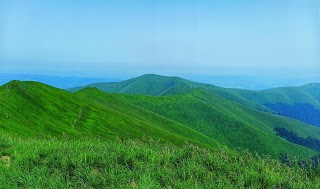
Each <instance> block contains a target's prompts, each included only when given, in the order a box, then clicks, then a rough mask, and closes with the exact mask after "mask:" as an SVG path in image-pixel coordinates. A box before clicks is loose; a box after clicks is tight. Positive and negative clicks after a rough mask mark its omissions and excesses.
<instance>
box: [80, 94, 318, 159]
mask: <svg viewBox="0 0 320 189" xmlns="http://www.w3.org/2000/svg"><path fill="white" fill-rule="evenodd" d="M76 95H78V96H81V97H85V98H91V99H93V100H95V101H97V102H98V103H101V104H104V105H106V106H110V105H111V104H112V103H113V102H114V101H115V100H118V101H121V102H129V103H131V104H133V105H134V106H139V107H141V108H143V109H145V110H149V111H152V112H154V113H156V114H159V115H161V116H164V117H166V118H169V119H171V120H174V121H176V122H178V123H180V124H183V125H186V126H188V127H189V128H191V129H194V130H196V131H198V132H200V133H202V134H204V135H206V136H208V137H210V138H213V139H215V140H216V141H218V142H220V143H222V144H224V145H226V146H228V147H231V148H234V149H235V148H237V147H241V148H243V149H249V150H251V151H256V152H258V153H260V154H270V155H272V156H273V157H276V158H278V157H279V155H280V153H288V154H291V155H293V156H300V157H307V156H308V155H311V154H313V155H315V154H316V152H315V151H312V150H310V149H306V148H304V147H302V146H299V145H295V144H292V143H290V142H288V141H286V140H284V139H283V138H281V137H278V136H276V132H275V131H274V130H273V129H274V128H276V127H279V126H281V127H284V128H287V129H289V130H291V131H294V132H296V133H299V134H302V133H303V134H302V135H308V136H313V137H316V138H319V136H320V129H318V128H316V127H312V126H309V125H306V124H302V123H300V122H298V121H294V120H291V119H288V118H284V117H280V116H276V115H272V114H269V113H263V112H261V111H258V110H254V109H251V108H246V107H244V106H242V105H239V104H237V103H234V102H231V101H229V100H227V99H224V98H222V97H219V96H218V95H215V94H214V93H212V92H209V91H207V90H203V89H195V90H193V91H190V92H189V93H186V94H180V95H171V96H164V97H153V96H142V95H120V94H107V93H104V92H102V91H99V90H97V89H96V90H94V89H83V90H81V91H79V92H77V93H76Z"/></svg>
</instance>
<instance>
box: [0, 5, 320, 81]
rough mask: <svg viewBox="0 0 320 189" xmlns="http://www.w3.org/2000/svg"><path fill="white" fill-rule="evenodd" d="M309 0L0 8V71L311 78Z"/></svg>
mask: <svg viewBox="0 0 320 189" xmlns="http://www.w3.org/2000/svg"><path fill="white" fill-rule="evenodd" d="M319 52H320V1H318V0H314V1H313V0H300V1H299V0H265V1H264V0H220V1H218V0H208V1H204V0H203V1H202V0H194V1H192V0H176V1H174V0H127V1H125V0H113V1H111V0H101V1H98V0H86V1H84V0H83V1H81V0H77V1H75V0H74V1H71V0H52V1H43V0H28V1H26V0H20V1H19V0H1V1H0V73H5V72H16V73H33V74H34V73H37V74H51V75H57V74H59V75H61V74H62V75H63V74H72V75H78V76H79V75H91V76H93V75H97V76H101V75H105V74H110V73H117V74H121V73H131V74H143V73H158V74H171V75H179V74H188V73H191V74H207V75H208V74H213V75H216V74H219V75H223V74H270V73H276V74H291V75H296V74H302V75H303V74H317V73H319V71H320V55H319Z"/></svg>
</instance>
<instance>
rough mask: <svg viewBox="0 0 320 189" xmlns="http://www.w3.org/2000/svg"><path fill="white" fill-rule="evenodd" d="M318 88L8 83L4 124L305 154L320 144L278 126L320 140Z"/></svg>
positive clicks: (0, 124) (19, 130) (147, 78)
mask: <svg viewBox="0 0 320 189" xmlns="http://www.w3.org/2000/svg"><path fill="white" fill-rule="evenodd" d="M319 89H320V85H319V84H308V85H305V86H302V87H291V88H276V89H269V90H262V91H250V90H242V89H230V88H222V87H218V86H214V85H210V84H202V83H196V82H192V81H189V80H185V79H182V78H178V77H166V76H159V75H153V74H148V75H143V76H140V77H137V78H133V79H130V80H126V81H122V82H111V83H110V82H108V83H94V84H90V85H86V86H81V87H77V88H71V89H68V90H62V89H58V88H55V87H52V86H49V85H46V84H42V83H38V82H30V81H23V82H22V81H11V82H9V83H7V84H5V85H3V86H1V87H0V104H1V107H0V115H1V116H0V130H1V132H4V133H7V134H15V135H20V136H23V137H30V136H33V137H47V136H55V137H64V136H72V137H75V138H83V137H91V138H92V137H93V138H95V137H98V138H102V139H106V140H119V139H120V140H122V139H125V138H138V139H142V140H144V139H146V138H153V139H156V140H161V141H162V142H170V143H172V144H175V145H178V146H180V145H183V144H185V142H189V143H194V144H197V145H200V146H205V147H208V148H212V149H215V148H224V147H227V148H230V149H232V150H234V151H237V150H238V149H239V148H241V149H248V150H250V151H252V152H257V153H259V154H267V155H271V156H272V157H275V158H279V157H280V156H281V154H288V155H290V156H299V157H300V158H307V157H310V156H316V155H317V154H318V152H317V150H316V149H315V148H312V147H310V144H309V143H308V142H304V143H301V142H300V143H299V142H297V141H295V140H291V139H288V137H286V136H285V135H286V133H285V134H283V132H281V133H280V132H277V131H279V128H281V129H285V130H281V131H287V133H289V132H291V133H294V134H295V135H296V136H297V137H300V138H299V141H300V140H302V141H308V140H307V139H308V138H312V139H314V140H315V141H317V140H320V128H318V127H317V126H319V122H318V117H319V116H318V115H319V107H320V106H319V98H320V96H319V93H320V92H319V91H320V90H319ZM308 116H310V117H308Z"/></svg>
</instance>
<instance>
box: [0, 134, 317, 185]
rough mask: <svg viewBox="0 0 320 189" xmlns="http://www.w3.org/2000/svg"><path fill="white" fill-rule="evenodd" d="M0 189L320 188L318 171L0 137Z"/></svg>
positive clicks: (235, 157)
mask: <svg viewBox="0 0 320 189" xmlns="http://www.w3.org/2000/svg"><path fill="white" fill-rule="evenodd" d="M0 146H1V148H0V149H1V160H0V185H1V188H4V189H6V188H8V189H9V188H10V189H12V188H319V187H320V180H319V178H320V177H319V176H320V174H319V170H318V169H312V168H308V167H305V168H299V167H297V166H293V167H289V166H286V165H282V164H281V163H280V162H278V161H277V160H273V159H270V157H260V156H257V155H253V154H250V153H248V152H247V151H243V152H242V153H240V154H234V153H232V152H230V151H229V150H228V149H226V148H217V149H216V150H214V151H208V150H206V149H202V148H199V147H197V146H194V145H190V144H185V145H184V146H183V147H180V148H177V147H176V146H173V145H171V144H168V143H159V142H158V141H152V140H147V139H145V142H141V141H139V140H125V141H105V140H98V139H81V140H74V139H68V138H60V139H57V138H45V139H25V138H19V137H10V136H8V135H3V134H1V135H0Z"/></svg>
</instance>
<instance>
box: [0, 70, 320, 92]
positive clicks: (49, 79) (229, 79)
mask: <svg viewBox="0 0 320 189" xmlns="http://www.w3.org/2000/svg"><path fill="white" fill-rule="evenodd" d="M60 75H61V74H60ZM64 75H68V74H64ZM64 75H61V76H54V75H50V76H47V75H33V74H9V73H7V74H5V73H2V74H0V85H3V84H5V83H7V82H9V81H11V80H21V81H38V82H41V83H45V84H48V85H51V86H54V87H57V88H62V89H67V88H71V87H77V86H83V85H87V84H91V83H97V82H117V81H123V80H125V79H130V78H133V77H135V76H136V75H137V74H133V73H132V74H106V75H99V76H94V77H91V76H83V74H78V75H79V76H77V77H70V76H64ZM71 75H73V74H71ZM81 75H82V76H81ZM179 77H182V78H186V79H188V80H191V81H196V82H200V83H208V84H213V85H216V86H220V87H226V88H238V89H249V90H263V89H270V88H275V87H283V86H302V85H305V84H308V83H314V82H320V77H319V76H316V75H314V76H309V75H308V76H299V75H294V76H288V75H287V76H285V75H203V74H202V75H200V74H179Z"/></svg>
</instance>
